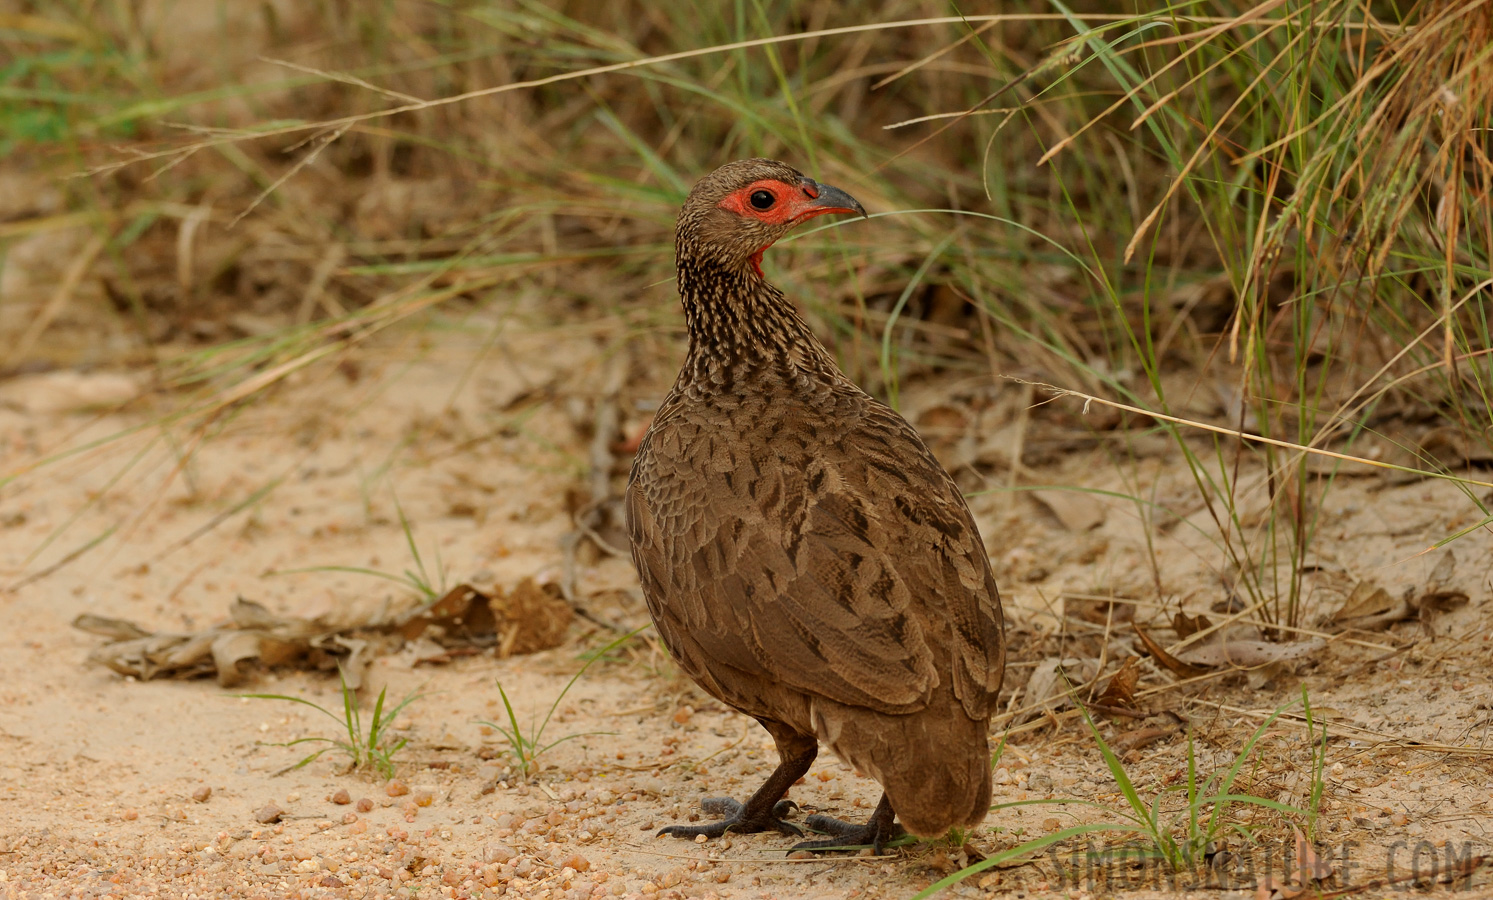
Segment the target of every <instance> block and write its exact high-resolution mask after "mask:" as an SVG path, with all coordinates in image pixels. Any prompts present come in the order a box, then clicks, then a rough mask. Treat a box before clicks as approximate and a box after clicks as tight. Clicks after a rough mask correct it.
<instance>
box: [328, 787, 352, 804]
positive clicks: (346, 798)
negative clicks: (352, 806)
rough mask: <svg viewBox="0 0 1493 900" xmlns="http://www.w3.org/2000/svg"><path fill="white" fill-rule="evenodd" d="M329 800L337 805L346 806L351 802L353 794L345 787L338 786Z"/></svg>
mask: <svg viewBox="0 0 1493 900" xmlns="http://www.w3.org/2000/svg"><path fill="white" fill-rule="evenodd" d="M331 800H332V802H333V803H335V804H337V805H338V806H346V805H347V804H349V803H351V802H353V795H352V794H349V793H348V792H347V788H339V789H338V790H337V792H336V793H335V794H333V795H332V797H331Z"/></svg>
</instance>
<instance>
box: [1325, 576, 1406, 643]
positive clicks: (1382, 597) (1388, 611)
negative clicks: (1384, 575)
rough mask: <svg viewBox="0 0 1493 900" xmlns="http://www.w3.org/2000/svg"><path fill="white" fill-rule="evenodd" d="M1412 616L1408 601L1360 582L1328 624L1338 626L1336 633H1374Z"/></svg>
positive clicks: (1335, 628)
mask: <svg viewBox="0 0 1493 900" xmlns="http://www.w3.org/2000/svg"><path fill="white" fill-rule="evenodd" d="M1411 612H1412V610H1411V607H1410V602H1409V599H1408V598H1405V597H1401V598H1398V599H1396V598H1395V597H1392V596H1390V593H1389V591H1386V590H1385V589H1384V588H1382V587H1380V586H1379V585H1377V584H1375V583H1373V582H1371V581H1360V582H1359V583H1358V584H1357V585H1355V586H1354V588H1353V592H1352V593H1351V594H1349V595H1348V599H1346V600H1344V601H1343V605H1342V607H1341V608H1339V609H1338V611H1337V612H1335V613H1333V614H1332V615H1331V616H1330V617H1328V619H1327V622H1326V624H1329V625H1332V626H1334V630H1336V631H1347V630H1350V629H1353V630H1358V631H1374V630H1376V629H1379V628H1387V627H1388V626H1390V625H1392V624H1394V623H1395V622H1399V621H1402V620H1404V619H1407V618H1409V617H1410V614H1411Z"/></svg>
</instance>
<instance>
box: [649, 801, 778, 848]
mask: <svg viewBox="0 0 1493 900" xmlns="http://www.w3.org/2000/svg"><path fill="white" fill-rule="evenodd" d="M797 808H798V804H797V803H794V802H793V801H792V800H779V801H778V802H777V803H776V804H774V805H773V807H772V811H771V812H770V813H769V814H767V815H755V816H754V815H751V814H750V813H748V812H747V808H746V807H745V806H744V805H742V804H741V803H740V802H738V801H736V800H732V799H731V798H730V797H706V798H705V799H704V800H701V801H700V811H701V812H703V813H705V814H706V815H708V816H721V817H722V818H721V820H720V821H719V822H710V823H708V824H705V825H670V826H669V827H667V828H663V829H660V830H659V832H658V836H659V837H663V836H664V835H666V834H671V835H673V836H674V837H682V838H695V837H699V836H700V835H702V834H703V835H705V836H706V837H708V838H718V837H720V836H721V835H723V834H725V833H726V832H728V831H730V832H735V833H736V834H754V833H756V832H759V831H776V832H778V833H780V834H786V835H788V836H790V837H803V836H804V832H803V829H802V828H799V827H798V826H797V825H794V824H793V823H792V822H786V821H784V819H785V818H787V816H788V814H789V813H791V812H793V811H794V810H795V809H797Z"/></svg>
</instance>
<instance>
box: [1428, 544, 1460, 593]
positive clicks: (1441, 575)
mask: <svg viewBox="0 0 1493 900" xmlns="http://www.w3.org/2000/svg"><path fill="white" fill-rule="evenodd" d="M1456 571H1457V555H1456V554H1455V553H1453V552H1452V551H1451V548H1450V547H1448V548H1447V550H1446V552H1445V553H1443V554H1441V558H1440V559H1438V560H1437V561H1436V568H1434V569H1432V570H1431V577H1430V578H1427V579H1426V590H1427V592H1434V591H1436V590H1438V589H1440V588H1441V587H1443V586H1445V585H1447V584H1450V583H1451V580H1452V575H1453V574H1455V573H1456Z"/></svg>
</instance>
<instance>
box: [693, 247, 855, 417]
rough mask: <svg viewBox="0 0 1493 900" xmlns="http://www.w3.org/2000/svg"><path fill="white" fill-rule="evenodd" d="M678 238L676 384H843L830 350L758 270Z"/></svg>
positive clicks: (717, 386) (701, 386) (703, 387)
mask: <svg viewBox="0 0 1493 900" xmlns="http://www.w3.org/2000/svg"><path fill="white" fill-rule="evenodd" d="M688 237H689V236H688V235H687V234H681V235H680V238H679V247H678V253H677V266H678V273H679V297H680V300H681V301H682V303H683V304H684V318H685V322H686V324H687V325H688V327H689V356H688V357H687V358H686V360H685V363H684V366H683V368H682V369H681V371H680V373H679V380H680V382H681V384H685V383H687V384H690V385H692V386H694V387H695V388H696V389H697V390H702V391H710V390H711V389H732V388H740V387H741V386H742V385H743V384H745V383H749V382H762V381H767V382H772V381H780V382H782V383H783V384H784V385H785V386H787V385H789V384H791V385H794V386H796V387H799V388H804V387H810V386H811V385H814V384H820V385H829V384H832V383H835V382H839V381H842V380H843V379H844V376H843V375H841V373H840V369H839V367H838V366H837V365H835V361H834V358H833V357H831V356H830V354H829V351H828V350H826V349H825V347H824V345H823V344H821V343H820V342H819V339H818V338H817V337H815V336H814V333H813V332H812V331H810V330H809V326H808V323H806V322H805V321H804V320H803V317H802V316H801V315H799V313H798V310H797V309H795V308H794V306H793V303H792V301H790V300H789V299H788V298H787V297H785V296H784V295H783V292H782V291H780V290H778V289H777V288H776V287H774V286H773V285H771V284H769V283H768V282H767V280H766V279H764V278H763V277H762V276H760V275H758V274H757V272H756V271H755V269H754V268H753V267H752V266H751V265H750V264H748V265H747V266H731V265H729V264H728V263H725V262H723V261H721V260H718V259H711V258H709V257H708V256H705V255H703V254H701V253H700V252H699V250H698V248H696V247H694V246H691V243H690V241H689V240H688Z"/></svg>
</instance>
